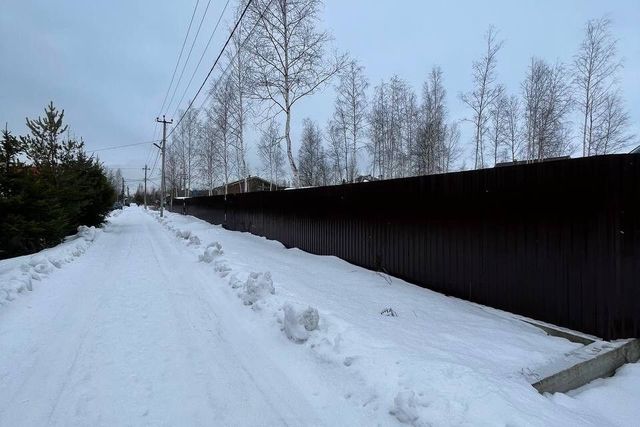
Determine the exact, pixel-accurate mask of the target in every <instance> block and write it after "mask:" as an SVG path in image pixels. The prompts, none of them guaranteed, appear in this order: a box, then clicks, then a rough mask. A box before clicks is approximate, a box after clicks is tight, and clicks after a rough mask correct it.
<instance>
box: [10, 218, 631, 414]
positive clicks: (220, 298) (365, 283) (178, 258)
mask: <svg viewBox="0 0 640 427" xmlns="http://www.w3.org/2000/svg"><path fill="white" fill-rule="evenodd" d="M80 235H81V236H84V237H83V238H77V239H76V240H71V241H69V242H66V243H64V244H63V245H61V246H60V247H57V248H52V249H50V250H47V251H44V252H43V253H41V254H38V255H35V256H32V257H22V258H16V259H13V260H6V261H2V262H0V426H43V425H64V426H74V425H82V426H89V425H90V426H120V425H153V426H156V425H180V426H192V425H220V426H223V425H234V426H243V425H246V426H276V425H293V426H300V425H305V426H306V425H311V426H313V425H345V426H347V425H348V426H359V425H362V426H370V425H385V426H386V425H398V424H400V423H406V424H411V425H415V426H422V425H608V424H609V423H610V424H612V425H616V424H617V425H625V422H624V421H623V422H622V423H621V422H620V421H619V420H629V419H637V417H638V416H640V414H638V413H637V410H635V409H633V408H627V407H625V405H618V407H619V408H621V409H618V410H617V412H616V413H615V414H613V415H612V414H607V413H606V410H605V409H602V408H606V407H607V404H606V402H607V400H606V399H607V398H606V395H607V390H608V388H607V387H605V386H604V385H603V384H600V385H598V388H597V389H593V390H590V391H589V396H588V398H589V399H590V400H585V402H588V404H587V403H583V402H582V400H581V394H580V393H574V394H572V395H570V396H569V395H556V396H554V397H550V396H540V395H539V394H537V393H536V392H535V390H534V389H533V388H532V387H531V386H530V385H529V382H530V380H531V378H532V376H535V375H536V370H537V369H538V368H540V367H542V366H544V365H545V364H548V363H553V361H554V360H555V359H557V358H558V357H563V355H564V354H565V353H567V352H571V351H572V350H574V349H575V348H576V346H577V345H576V344H574V343H570V342H569V341H566V340H563V339H560V338H553V337H549V336H546V335H545V334H544V333H543V332H542V331H540V330H539V329H537V328H535V327H533V326H531V325H528V324H526V323H523V322H520V321H518V320H517V319H514V318H513V317H511V316H510V315H508V314H506V313H499V312H496V311H495V310H487V309H484V308H483V307H480V306H478V305H475V304H470V303H467V302H464V301H460V300H457V299H454V298H447V297H445V296H443V295H440V294H436V293H433V292H430V291H427V290H424V289H420V288H418V287H415V286H412V285H410V284H407V283H405V282H403V281H401V280H398V279H395V278H389V277H382V276H380V275H379V274H377V273H375V272H371V271H368V270H364V269H361V268H358V267H355V266H353V265H350V264H348V263H346V262H343V261H341V260H338V259H336V258H334V257H319V256H314V255H310V254H306V253H304V252H302V251H299V250H297V249H285V248H284V247H282V245H280V244H279V243H277V242H272V241H267V240H266V239H262V238H258V237H256V236H252V235H249V234H247V233H234V232H230V231H227V230H224V229H222V228H221V227H217V226H212V225H210V224H207V223H204V222H203V221H199V220H197V219H194V218H192V217H183V216H179V215H174V214H169V215H168V218H166V219H163V220H159V219H158V218H157V214H155V213H151V212H145V211H144V210H142V209H140V208H130V209H125V210H124V211H123V212H121V213H119V215H117V216H114V217H112V218H110V220H109V223H108V224H107V225H106V226H105V228H104V231H101V232H98V233H97V234H96V235H95V236H94V233H92V232H91V230H84V231H83V232H82V233H80ZM87 236H88V237H87ZM12 272H17V273H15V274H14V276H11V277H12V278H11V279H10V280H9V279H8V278H9V277H10V275H11V274H13V273H12ZM267 272H269V273H267ZM271 278H273V286H274V287H275V289H274V290H273V294H272V293H271V292H270V289H271V288H270V286H271ZM3 281H4V282H3ZM265 283H266V287H264V286H263V287H262V288H261V286H262V285H261V284H263V285H264V284H265ZM30 288H33V292H27V291H26V290H27V289H30ZM265 289H266V291H265ZM238 296H240V298H238ZM8 302H11V303H8ZM5 303H6V304H5ZM309 305H311V306H313V307H316V308H317V309H318V312H319V319H320V320H319V323H318V327H317V329H313V328H310V329H313V330H311V331H307V330H306V329H305V328H304V327H302V328H301V327H300V325H299V324H296V323H295V322H297V321H298V320H299V319H301V318H302V316H301V315H300V313H307V312H306V311H303V310H304V308H305V307H307V306H309ZM283 307H287V308H285V309H283ZM385 309H391V311H393V314H395V315H396V316H389V315H388V314H390V312H389V311H385ZM287 313H289V315H290V316H289V317H287ZM291 313H293V314H291ZM308 313H311V314H313V313H314V311H313V310H309V311H308ZM383 314H386V315H383ZM296 316H297V317H296ZM312 317H313V316H312ZM291 319H293V321H292V320H291ZM292 322H293V323H292ZM296 328H297V329H296ZM624 372H625V376H624V378H623V379H618V380H617V381H618V382H617V383H616V384H619V386H617V387H618V388H619V390H620V391H619V393H618V396H620V395H625V396H628V397H629V398H630V399H631V401H633V399H635V398H637V397H638V395H640V391H639V390H637V389H636V388H635V385H636V384H638V383H640V369H638V368H637V367H636V366H633V367H627V368H626V369H625V371H624ZM638 385H640V384H638ZM639 388H640V387H639ZM603 396H604V397H603ZM585 397H587V395H586V394H585ZM594 402H599V404H595V403H594ZM627 406H628V405H627ZM631 406H632V405H631ZM594 408H598V409H597V410H595V409H594ZM625 411H626V412H625ZM634 411H635V412H634ZM634 417H635V418H634Z"/></svg>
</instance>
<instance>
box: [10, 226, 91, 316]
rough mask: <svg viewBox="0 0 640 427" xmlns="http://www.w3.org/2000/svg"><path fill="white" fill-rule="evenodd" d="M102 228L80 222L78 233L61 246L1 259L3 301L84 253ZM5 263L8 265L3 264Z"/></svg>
mask: <svg viewBox="0 0 640 427" xmlns="http://www.w3.org/2000/svg"><path fill="white" fill-rule="evenodd" d="M101 231H102V230H100V229H96V228H95V227H86V226H84V225H81V226H80V227H78V233H77V234H74V235H73V236H68V237H67V238H65V241H64V242H63V243H61V244H59V245H58V246H55V247H53V248H49V249H44V250H42V251H40V252H38V253H36V254H34V255H27V256H23V257H18V258H12V259H9V260H5V261H0V305H4V304H7V303H9V302H11V301H13V300H15V299H16V297H17V295H18V294H21V293H23V292H25V291H32V290H33V284H34V282H37V281H42V280H43V279H44V278H46V277H47V276H49V275H50V274H51V273H53V272H54V271H55V270H57V269H59V268H62V266H63V265H64V264H68V263H70V262H72V261H73V260H75V259H76V258H78V257H79V256H80V255H82V254H83V253H85V251H86V250H87V249H88V248H89V246H91V244H92V243H93V242H94V241H95V240H96V237H97V235H98V233H99V232H101ZM3 264H4V266H6V268H1V267H2V266H3Z"/></svg>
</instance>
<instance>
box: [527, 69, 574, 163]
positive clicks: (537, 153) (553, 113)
mask: <svg viewBox="0 0 640 427" xmlns="http://www.w3.org/2000/svg"><path fill="white" fill-rule="evenodd" d="M566 77H567V73H566V71H565V69H564V67H563V66H562V65H561V64H556V65H554V66H551V65H549V64H547V63H546V62H545V61H543V60H541V59H536V58H532V59H531V65H530V66H529V71H528V72H527V77H526V79H525V81H524V83H523V84H522V91H523V97H524V118H525V123H524V126H525V136H526V153H527V159H529V160H541V159H544V158H548V157H556V156H562V155H565V154H567V153H568V152H569V146H570V138H569V136H570V131H569V124H570V123H569V114H570V112H571V108H572V104H573V103H572V98H571V88H570V85H569V84H568V83H567V81H566Z"/></svg>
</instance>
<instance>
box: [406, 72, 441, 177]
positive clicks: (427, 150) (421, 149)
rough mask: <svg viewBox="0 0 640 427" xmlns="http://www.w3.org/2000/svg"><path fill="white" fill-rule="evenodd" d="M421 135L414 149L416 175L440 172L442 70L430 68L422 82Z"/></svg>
mask: <svg viewBox="0 0 640 427" xmlns="http://www.w3.org/2000/svg"><path fill="white" fill-rule="evenodd" d="M422 92H423V94H422V109H421V110H422V111H421V114H420V119H419V120H420V128H419V129H420V131H419V132H420V133H419V136H418V139H417V144H416V146H415V148H414V159H415V162H416V172H417V173H418V174H421V175H423V174H432V173H436V172H441V170H442V168H443V164H444V154H445V148H444V147H445V140H446V137H447V132H448V129H447V123H446V116H447V107H446V103H445V98H446V95H447V91H446V89H445V88H444V84H443V75H442V69H441V68H440V67H437V66H436V67H433V69H432V70H431V72H430V73H429V77H428V78H427V80H426V81H425V83H424V86H423V91H422Z"/></svg>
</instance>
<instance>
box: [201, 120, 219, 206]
mask: <svg viewBox="0 0 640 427" xmlns="http://www.w3.org/2000/svg"><path fill="white" fill-rule="evenodd" d="M217 138H218V135H217V132H216V128H215V123H214V120H213V118H212V117H211V110H210V109H207V110H205V119H204V121H203V124H202V135H201V138H200V143H199V145H198V148H197V165H198V176H199V178H200V181H201V183H202V184H203V185H204V186H205V188H206V189H207V193H208V194H209V196H212V195H213V189H214V188H215V186H216V182H218V180H219V179H220V173H219V170H220V168H219V159H220V153H219V151H218V150H219V148H220V147H219V144H218V139H217Z"/></svg>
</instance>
